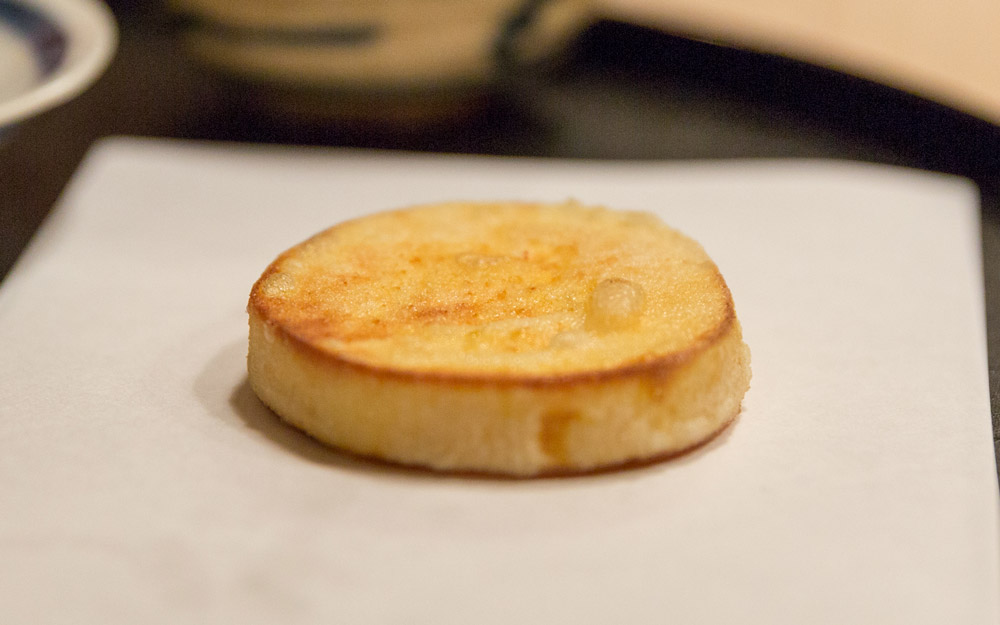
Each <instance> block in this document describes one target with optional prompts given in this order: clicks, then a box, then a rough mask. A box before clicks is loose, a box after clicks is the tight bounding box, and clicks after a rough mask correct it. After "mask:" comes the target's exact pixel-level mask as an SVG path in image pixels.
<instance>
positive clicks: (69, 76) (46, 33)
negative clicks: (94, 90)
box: [0, 0, 118, 130]
mask: <svg viewBox="0 0 1000 625" xmlns="http://www.w3.org/2000/svg"><path fill="white" fill-rule="evenodd" d="M117 42H118V30H117V27H116V25H115V20H114V17H113V16H112V14H111V11H110V10H109V9H108V8H107V6H106V5H104V4H103V3H101V2H99V0H0V130H2V129H5V128H8V127H10V126H12V125H13V124H15V123H17V122H19V121H22V120H24V119H27V118H29V117H32V116H34V115H37V114H38V113H41V112H43V111H46V110H48V109H50V108H52V107H54V106H57V105H59V104H62V103H64V102H66V101H68V100H70V99H71V98H73V97H75V96H76V95H78V94H80V93H81V92H82V91H84V90H85V89H86V88H87V87H89V86H90V85H91V84H93V82H94V81H95V80H97V78H98V77H99V76H100V75H101V73H102V72H103V71H104V70H105V68H106V67H107V66H108V63H109V62H110V61H111V57H112V55H113V54H114V50H115V47H116V46H117Z"/></svg>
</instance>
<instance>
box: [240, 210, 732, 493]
mask: <svg viewBox="0 0 1000 625" xmlns="http://www.w3.org/2000/svg"><path fill="white" fill-rule="evenodd" d="M248 310H249V315H250V346H249V356H248V368H249V377H250V383H251V385H252V387H253V389H254V391H255V392H256V393H257V395H258V396H259V397H260V399H261V400H262V401H263V402H264V403H265V404H267V405H268V406H270V407H271V409H273V410H274V412H276V413H277V414H278V415H279V416H280V417H281V418H282V419H284V420H285V421H287V422H288V423H290V424H292V425H294V426H296V427H298V428H301V429H302V430H304V431H305V432H307V433H309V434H310V435H312V436H313V437H315V438H316V439H319V440H320V441H323V442H325V443H328V444H330V445H332V446H334V447H337V448H340V449H342V450H346V451H348V452H352V453H354V454H358V455H362V456H368V457H373V458H378V459H382V460H387V461H391V462H395V463H400V464H404V465H413V466H420V467H426V468H431V469H435V470H440V471H454V472H469V473H486V474H496V475H510V476H536V475H551V474H571V473H580V472H589V471H596V470H602V469H608V468H614V467H619V466H628V465H632V464H639V463H644V462H650V461H653V460H657V459H662V458H666V457H669V456H672V455H674V454H677V453H679V452H682V451H685V450H687V449H691V448H692V447H695V446H697V445H699V444H700V443H703V442H705V441H706V440H708V439H710V438H712V437H713V436H714V435H715V434H716V433H718V432H720V431H721V430H722V429H724V428H725V427H726V425H728V424H729V423H730V421H731V420H732V419H733V418H734V417H735V416H736V415H737V414H738V412H739V410H740V405H741V401H742V399H743V396H744V394H745V392H746V390H747V388H748V386H749V381H750V355H749V350H748V349H747V347H746V345H745V344H744V343H743V338H742V334H741V330H740V325H739V322H738V321H737V319H736V315H735V313H734V308H733V301H732V297H731V295H730V292H729V289H728V287H727V286H726V283H725V281H724V280H723V278H722V276H721V275H720V274H719V271H718V269H717V268H716V266H715V264H714V263H713V262H712V261H711V259H709V257H708V256H707V255H706V253H705V251H704V250H703V249H702V248H701V246H700V245H698V244H697V243H696V242H694V241H692V240H691V239H689V238H687V237H685V236H684V235H682V234H680V233H678V232H677V231H675V230H673V229H671V228H669V227H667V226H666V225H664V224H663V223H662V222H661V221H660V220H659V219H658V218H656V217H654V216H652V215H649V214H646V213H638V212H621V211H612V210H608V209H605V208H595V207H584V206H581V205H579V204H576V203H573V202H568V203H565V204H533V203H516V202H510V203H468V202H455V203H448V204H436V205H429V206H420V207H415V208H409V209H404V210H399V211H393V212H386V213H380V214H376V215H371V216H368V217H363V218H360V219H356V220H353V221H348V222H345V223H342V224H340V225H337V226H335V227H333V228H330V229H329V230H326V231H324V232H322V233H320V234H318V235H316V236H314V237H313V238H311V239H309V240H307V241H305V242H304V243H301V244H300V245H297V246H296V247H293V248H292V249H290V250H288V251H287V252H285V253H284V254H282V255H281V256H280V257H278V259H277V260H275V261H274V262H273V263H272V264H271V266H270V267H268V268H267V270H266V271H265V272H264V274H263V275H262V276H261V277H260V279H259V280H258V281H257V283H256V284H255V285H254V287H253V290H252V292H251V294H250V302H249V306H248Z"/></svg>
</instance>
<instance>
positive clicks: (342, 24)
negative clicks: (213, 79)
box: [169, 0, 589, 122]
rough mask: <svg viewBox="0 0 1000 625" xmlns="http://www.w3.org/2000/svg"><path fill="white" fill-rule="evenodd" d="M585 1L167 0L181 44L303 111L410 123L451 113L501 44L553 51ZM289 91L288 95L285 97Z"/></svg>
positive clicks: (577, 21) (476, 90)
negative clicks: (175, 17)
mask: <svg viewBox="0 0 1000 625" xmlns="http://www.w3.org/2000/svg"><path fill="white" fill-rule="evenodd" d="M588 4H589V2H588V0H548V1H544V2H543V1H537V0H535V1H526V0H294V1H288V2H274V1H273V0H243V1H242V2H231V1H229V0H169V5H170V6H171V8H172V9H173V11H174V13H175V15H177V16H178V17H179V18H180V19H179V23H180V24H181V32H182V35H183V41H184V45H185V48H186V49H187V50H188V52H189V53H190V55H191V56H192V57H194V58H196V59H197V60H199V61H200V62H202V63H203V64H204V65H206V66H208V67H210V68H212V69H214V70H218V71H221V72H222V73H224V74H226V75H229V76H230V77H235V78H237V79H240V80H241V81H243V82H244V83H245V84H250V85H254V86H257V87H264V88H265V97H255V98H253V101H254V103H255V104H258V105H260V104H264V102H265V100H266V99H270V100H271V101H276V100H278V99H281V100H282V101H283V102H285V103H286V104H291V105H292V106H289V107H286V108H295V106H296V105H297V107H298V112H299V113H300V114H306V113H305V111H307V110H308V111H309V112H310V113H308V114H311V115H313V116H320V117H322V116H323V115H324V114H326V115H328V116H329V117H330V118H339V119H341V120H343V119H345V118H349V119H362V120H364V119H370V120H372V121H380V120H381V121H385V120H391V119H396V120H397V121H401V122H407V121H414V120H418V119H434V118H439V117H447V116H450V115H453V114H456V112H457V111H459V110H461V108H462V107H463V106H464V105H466V104H467V103H468V101H469V100H470V99H471V98H474V97H476V95H477V94H481V93H482V92H483V90H484V89H488V88H489V86H490V85H491V84H492V83H493V82H494V81H495V79H496V77H497V74H498V69H499V66H500V65H501V64H502V62H503V59H502V58H501V56H502V55H503V54H504V53H510V54H512V55H514V56H518V57H521V56H524V57H528V56H539V55H543V54H544V53H546V52H547V51H550V50H553V49H557V48H558V47H559V45H560V44H561V43H562V42H563V41H564V40H565V39H566V38H567V37H568V36H571V35H572V34H575V33H576V32H578V31H579V29H580V27H581V24H582V23H583V22H584V21H586V20H587V19H588V17H589V12H588V11H587V10H586V7H587V6H588ZM289 96H291V97H289Z"/></svg>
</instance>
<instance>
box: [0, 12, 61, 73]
mask: <svg viewBox="0 0 1000 625" xmlns="http://www.w3.org/2000/svg"><path fill="white" fill-rule="evenodd" d="M0 22H5V23H6V24H8V25H9V26H10V27H12V28H13V29H14V30H15V31H17V32H18V33H19V34H20V35H22V36H23V37H24V38H25V40H26V41H27V42H28V44H29V45H30V46H31V49H32V51H33V52H34V54H35V58H36V59H37V60H38V66H39V68H40V69H41V71H42V74H43V75H44V76H47V75H49V74H51V73H53V72H54V71H55V70H56V68H57V67H59V64H60V63H61V62H62V60H63V58H64V57H65V56H66V48H67V40H66V34H65V33H64V32H63V31H62V30H60V28H59V27H58V26H57V25H56V24H54V23H52V22H51V21H49V20H48V19H47V18H46V17H45V15H43V14H41V13H39V12H38V11H35V10H34V9H32V8H30V7H26V6H24V5H20V4H11V3H10V2H7V1H6V0H0Z"/></svg>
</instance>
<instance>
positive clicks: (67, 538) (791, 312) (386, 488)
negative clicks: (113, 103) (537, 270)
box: [0, 139, 1000, 625]
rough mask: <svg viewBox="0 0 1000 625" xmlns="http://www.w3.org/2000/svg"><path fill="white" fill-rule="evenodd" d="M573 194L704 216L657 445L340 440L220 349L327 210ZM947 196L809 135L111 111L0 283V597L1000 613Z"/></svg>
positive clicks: (17, 608)
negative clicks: (695, 426) (662, 148)
mask: <svg viewBox="0 0 1000 625" xmlns="http://www.w3.org/2000/svg"><path fill="white" fill-rule="evenodd" d="M567 197H574V198H576V199H579V200H580V201H582V202H585V203H606V204H608V205H611V206H614V207H618V208H630V209H645V210H650V211H654V212H657V213H659V214H661V215H662V216H663V217H664V219H665V220H666V221H667V222H668V223H670V224H672V225H674V226H675V227H678V228H679V229H681V230H683V231H685V232H686V233H687V234H689V235H691V236H692V237H694V238H696V239H698V240H699V241H701V242H702V243H703V244H704V246H705V247H706V249H707V250H708V252H709V253H710V254H711V255H712V256H713V258H714V259H715V260H716V261H717V264H718V265H719V267H720V269H721V270H722V273H723V275H724V276H725V277H726V279H727V281H728V283H729V285H730V288H731V289H732V292H733V295H734V298H735V301H736V309H737V313H738V315H739V317H740V319H741V321H742V323H743V327H744V332H745V336H746V340H747V342H748V344H749V345H750V347H751V350H752V353H753V372H754V377H753V382H752V388H751V390H750V392H749V393H748V395H747V397H746V400H745V403H744V411H743V414H742V416H741V417H740V418H739V420H738V421H737V422H736V423H735V425H734V426H733V427H732V428H731V429H730V430H728V431H727V433H725V434H724V435H723V436H721V437H720V438H718V439H717V440H715V441H714V442H713V443H711V444H710V445H708V446H707V447H705V448H703V449H701V450H699V451H697V452H695V453H692V454H689V455H687V456H684V457H682V458H679V459H677V460H675V461H672V462H668V463H665V464H661V465H657V466H653V467H650V468H646V469H642V470H635V471H629V472H622V473H615V474H610V475H603V476H594V477H586V478H579V479H561V480H545V481H528V482H503V481H486V480H468V479H458V478H448V477H440V476H433V475H426V474H421V473H413V472H406V471H398V470H393V469H390V468H386V467H380V466H372V465H369V464H366V463H362V462H358V461H352V460H349V459H346V458H344V457H342V456H340V455H338V454H337V453H335V452H333V451H330V450H327V449H326V448H324V447H322V446H320V445H319V444H317V443H315V442H313V441H311V440H310V439H308V438H306V437H305V436H304V435H301V434H299V433H298V432H296V431H294V430H292V429H290V428H288V427H286V426H284V425H282V424H281V423H280V422H279V421H278V420H277V418H276V417H275V416H274V415H273V414H272V413H270V412H269V411H268V410H266V409H265V408H263V407H262V406H261V404H260V403H258V401H257V400H256V398H255V397H254V395H253V393H252V392H251V391H250V390H249V387H248V386H247V383H246V374H245V360H244V359H245V354H246V345H245V341H246V317H245V312H244V307H245V304H246V297H247V294H248V292H249V289H250V286H251V284H252V283H253V281H254V280H255V279H256V277H257V276H258V275H259V274H260V272H261V271H262V270H263V269H264V267H265V266H266V265H267V264H268V263H269V262H270V261H271V260H272V258H273V257H275V256H276V255H277V254H278V253H279V252H281V251H282V250H284V249H285V248H287V247H289V246H291V245H292V244H294V243H296V242H298V241H300V240H302V239H304V238H306V237H307V236H309V235H311V234H313V233H314V232H316V231H318V230H320V229H322V228H325V227H327V226H330V225H332V224H334V223H336V222H338V221H340V220H343V219H345V218H348V217H353V216H356V215H360V214H363V213H367V212H370V211H374V210H379V209H386V208H394V207H398V206H402V205H409V204H414V203H420V202H430V201H442V200H451V199H541V200H561V199H565V198H567ZM978 223H979V222H978V197H977V194H976V190H975V188H974V187H973V186H972V185H970V184H969V183H967V182H966V181H963V180H960V179H956V178H950V177H945V176H937V175H932V174H926V173H918V172H912V171H906V170H900V169H891V168H885V167H879V166H870V165H861V164H849V163H836V162H803V161H800V162H767V161H765V162H755V161H733V162H728V163H686V164H685V163H593V162H567V161H544V160H542V161H530V160H517V159H496V158H468V157H459V156H440V157H429V156H410V155H402V154H397V155H390V154H378V153H368V152H350V151H327V150H295V149H275V148H249V147H235V146H210V145H192V144H185V143H176V142H162V141H152V140H135V139H117V140H112V141H108V142H105V143H103V144H102V145H100V146H99V148H98V149H96V150H95V152H94V153H92V154H91V156H90V157H89V158H88V159H87V161H86V162H85V164H84V166H83V167H82V169H81V171H80V172H79V174H78V176H77V177H76V179H75V181H74V182H73V184H72V185H71V187H70V189H69V190H68V192H67V193H66V194H65V195H64V197H63V199H62V200H61V202H60V205H59V206H58V207H57V209H56V211H55V212H54V214H53V215H52V217H51V218H50V219H49V220H48V222H46V224H45V225H44V227H43V229H42V231H41V232H40V234H39V235H38V236H37V238H36V240H35V241H34V242H33V244H32V246H31V247H30V249H29V250H28V252H27V253H26V254H25V255H24V256H23V257H22V259H21V261H20V262H19V264H18V265H17V267H16V268H15V270H14V271H13V272H12V274H11V275H10V276H9V277H8V279H7V280H6V281H5V282H4V283H3V284H2V286H0V621H2V622H4V623H50V622H51V623H102V624H116V623H202V622H209V623H321V622H322V623H362V624H368V623H372V624H374V623H379V624H386V623H400V624H402V623H407V624H425V623H426V624H431V623H434V624H451V623H456V624H457V623H462V624H466V623H477V624H494V623H495V624H507V623H573V624H578V625H582V624H591V623H592V624H595V625H596V624H607V623H642V624H645V623H650V624H652V623H657V624H662V623H813V624H822V623H830V624H843V623H880V624H894V623H899V624H907V625H913V624H916V623H928V624H930V623H934V624H940V623H964V624H984V625H985V624H995V623H996V622H997V621H998V618H1000V608H998V594H1000V593H998V588H1000V556H998V553H1000V549H998V514H997V512H998V489H997V481H996V472H995V467H994V458H993V447H992V440H991V435H990V414H989V404H988V391H987V367H986V356H985V338H984V322H983V317H984V315H983V296H982V279H981V266H980V262H981V261H980V253H979V249H980V247H979V245H980V244H979V230H978Z"/></svg>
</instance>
